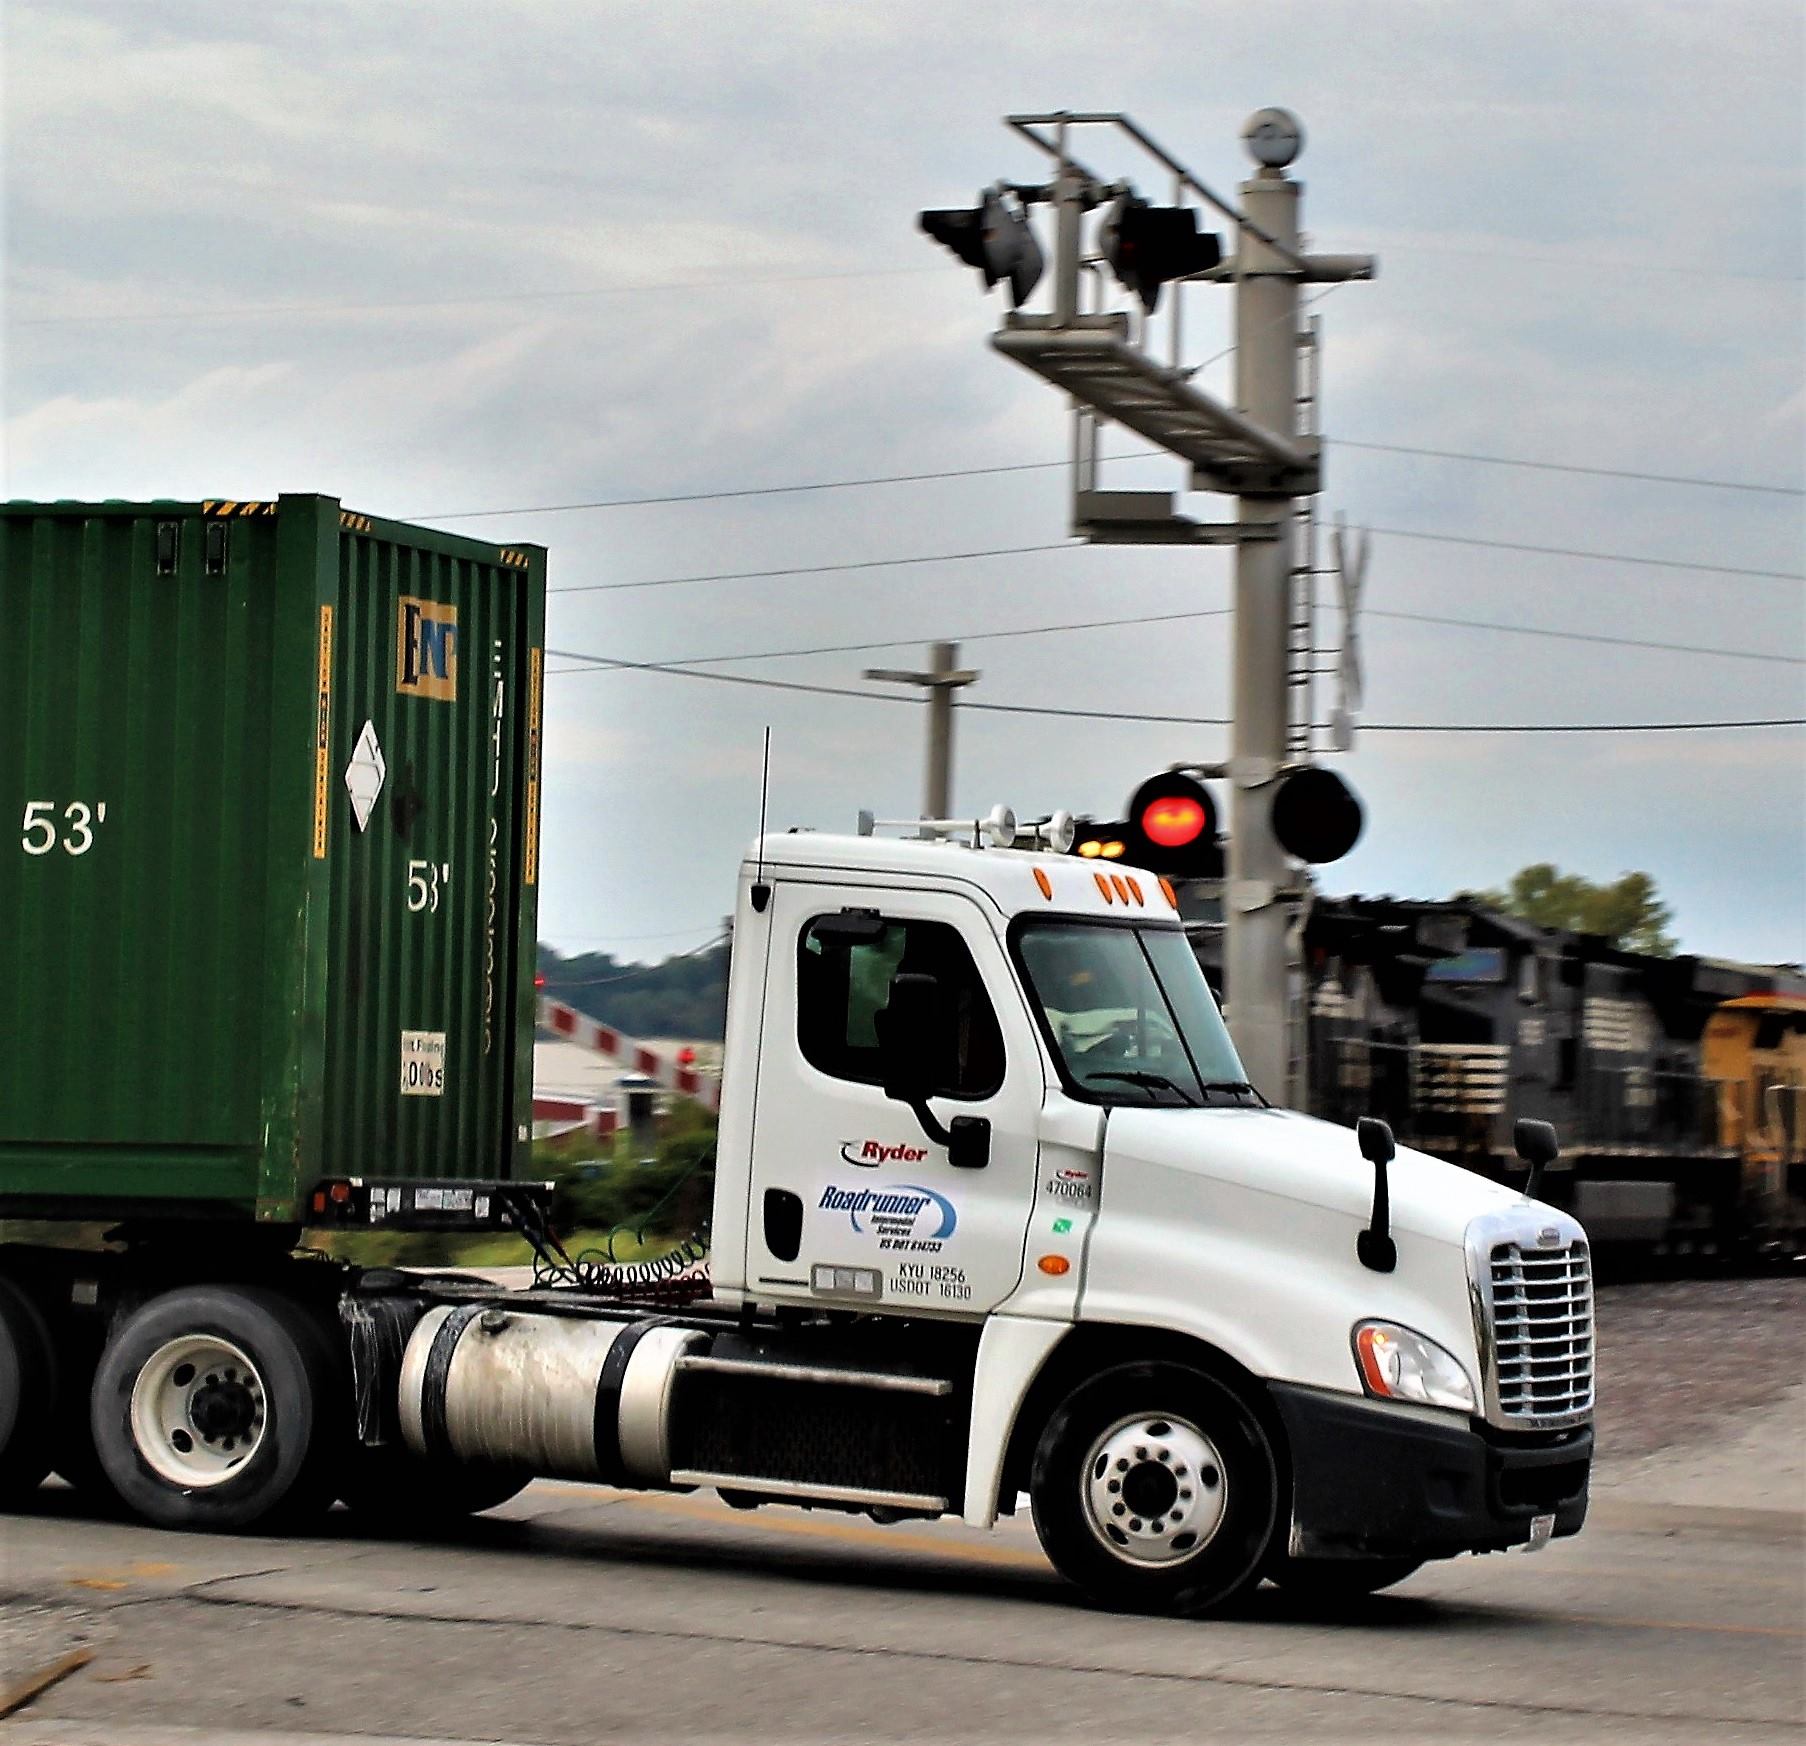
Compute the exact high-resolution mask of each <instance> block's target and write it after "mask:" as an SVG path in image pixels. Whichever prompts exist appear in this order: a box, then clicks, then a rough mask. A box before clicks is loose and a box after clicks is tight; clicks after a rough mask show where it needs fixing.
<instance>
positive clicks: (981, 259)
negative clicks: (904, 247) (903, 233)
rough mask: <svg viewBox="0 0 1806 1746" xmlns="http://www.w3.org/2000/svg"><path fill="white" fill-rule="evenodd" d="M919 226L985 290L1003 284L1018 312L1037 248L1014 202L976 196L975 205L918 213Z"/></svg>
mask: <svg viewBox="0 0 1806 1746" xmlns="http://www.w3.org/2000/svg"><path fill="white" fill-rule="evenodd" d="M921 225H922V229H923V230H925V231H926V232H927V233H928V234H929V235H930V236H931V237H933V238H934V240H935V241H936V242H938V243H943V244H945V245H946V246H947V247H948V248H950V249H951V250H952V251H953V252H954V253H955V254H956V255H958V256H959V258H960V259H961V260H962V261H964V262H965V263H966V265H967V266H968V267H976V268H977V269H978V271H979V272H980V273H982V274H983V275H984V282H985V289H986V290H987V291H988V290H990V288H991V287H992V286H993V285H995V284H996V283H997V282H998V280H1000V279H1007V280H1008V281H1009V284H1010V301H1011V303H1013V304H1014V305H1015V306H1016V307H1017V308H1018V309H1020V308H1021V307H1022V305H1023V304H1024V303H1026V302H1027V301H1028V299H1029V295H1030V293H1031V292H1032V291H1033V290H1034V288H1035V286H1036V285H1037V284H1039V283H1040V279H1041V268H1042V260H1041V245H1040V244H1039V243H1038V242H1036V241H1035V233H1034V232H1033V231H1032V230H1031V229H1030V228H1029V223H1028V215H1027V213H1026V212H1025V211H1024V210H1023V208H1022V206H1021V205H1020V203H1016V204H1010V203H1006V202H1005V200H1004V198H1003V196H1002V195H1001V194H999V193H998V192H997V191H996V190H995V189H989V190H987V191H986V192H985V193H983V194H981V195H980V196H979V197H978V204H977V205H976V206H970V207H961V208H957V209H954V210H951V211H948V210H941V211H934V212H924V213H923V214H922V215H921Z"/></svg>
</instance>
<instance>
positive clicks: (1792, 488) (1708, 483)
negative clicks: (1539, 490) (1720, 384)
mask: <svg viewBox="0 0 1806 1746" xmlns="http://www.w3.org/2000/svg"><path fill="white" fill-rule="evenodd" d="M1324 441H1325V442H1326V443H1328V444H1329V445H1330V446H1331V447H1334V448H1341V449H1371V450H1372V451H1374V452H1375V453H1376V454H1386V455H1423V456H1427V457H1428V458H1430V459H1432V460H1437V461H1478V462H1480V463H1482V464H1483V465H1485V466H1489V467H1528V468H1531V469H1533V470H1534V471H1536V472H1539V473H1584V474H1587V475H1588V476H1589V477H1591V478H1595V479H1641V480H1644V481H1646V482H1647V483H1649V484H1652V485H1695V486H1699V487H1701V488H1703V489H1706V490H1710V491H1761V492H1764V493H1766V494H1768V495H1771V496H1775V497H1806V488H1802V487H1801V486H1798V485H1756V484H1753V483H1751V482H1749V481H1747V480H1743V479H1699V478H1694V477H1692V476H1691V475H1685V474H1679V473H1637V472H1632V471H1631V470H1630V469H1629V468H1626V467H1582V466H1579V465H1577V464H1576V463H1574V462H1572V461H1526V460H1524V459H1522V458H1521V457H1518V456H1512V455H1476V454H1469V453H1467V452H1465V451H1463V450H1459V449H1418V448H1409V447H1407V446H1406V445H1405V444H1403V443H1363V442H1356V441H1355V440H1354V438H1353V437H1325V438H1324Z"/></svg>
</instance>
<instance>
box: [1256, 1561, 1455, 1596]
mask: <svg viewBox="0 0 1806 1746" xmlns="http://www.w3.org/2000/svg"><path fill="white" fill-rule="evenodd" d="M1423 1562H1424V1561H1423V1560H1422V1559H1421V1558H1291V1557H1285V1556H1281V1557H1279V1558H1275V1559H1273V1560H1271V1561H1270V1562H1269V1564H1268V1566H1267V1575H1268V1577H1269V1578H1270V1579H1271V1580H1272V1581H1273V1582H1275V1583H1277V1584H1278V1585H1279V1587H1280V1588H1281V1589H1282V1590H1284V1592H1285V1593H1286V1594H1288V1595H1290V1596H1291V1597H1292V1598H1293V1599H1294V1600H1301V1601H1309V1602H1311V1603H1312V1604H1321V1605H1325V1606H1336V1605H1339V1604H1340V1603H1342V1602H1345V1601H1356V1600H1361V1599H1364V1598H1365V1597H1366V1596H1367V1595H1370V1594H1378V1593H1379V1591H1380V1590H1381V1589H1382V1588H1390V1587H1391V1586H1392V1585H1393V1584H1394V1583H1395V1582H1403V1581H1404V1580H1405V1578H1406V1577H1407V1576H1412V1575H1414V1574H1415V1573H1416V1572H1417V1571H1419V1570H1421V1569H1422V1568H1423Z"/></svg>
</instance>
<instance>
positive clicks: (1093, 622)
mask: <svg viewBox="0 0 1806 1746" xmlns="http://www.w3.org/2000/svg"><path fill="white" fill-rule="evenodd" d="M1234 610H1235V609H1234V608H1233V607H1229V606H1212V607H1208V608H1205V609H1203V610H1200V611H1193V612H1152V613H1143V614H1140V615H1138V616H1136V617H1134V618H1087V619H1079V620H1076V621H1074V622H1072V623H1068V624H1029V625H1021V626H1019V627H1017V628H1016V629H1014V630H990V631H965V632H962V633H961V634H960V635H959V636H958V637H956V638H954V639H953V640H954V641H955V642H961V643H982V642H994V641H996V640H997V639H999V638H1002V637H1043V636H1051V635H1052V634H1053V633H1054V632H1056V631H1083V630H1110V629H1115V628H1117V627H1118V626H1122V625H1143V624H1171V623H1174V622H1176V621H1177V620H1180V619H1191V618H1227V617H1228V616H1229V614H1230V613H1231V612H1233V611H1234ZM932 640H933V639H932V638H929V637H888V638H886V639H885V640H884V641H883V642H876V643H824V644H819V645H817V646H816V647H815V648H811V649H761V650H758V651H755V652H753V653H750V654H743V655H674V656H672V658H671V661H670V662H669V665H672V666H677V667H711V666H722V665H725V664H727V663H728V662H732V661H788V660H795V659H799V658H800V657H802V656H805V655H864V654H869V653H870V652H871V651H872V650H874V649H904V648H909V647H911V646H912V645H914V644H916V643H923V642H930V641H932ZM547 652H548V653H549V654H553V655H557V656H558V657H559V658H560V659H561V660H576V661H593V660H595V659H596V657H595V656H590V655H571V654H567V653H566V652H565V651H564V650H562V649H551V650H548V651H547ZM1769 658H1770V659H1783V658H1784V657H1769ZM587 670H588V669H584V668H578V667H560V668H554V669H553V670H552V676H553V677H554V678H555V677H557V675H558V674H559V673H576V672H582V671H587Z"/></svg>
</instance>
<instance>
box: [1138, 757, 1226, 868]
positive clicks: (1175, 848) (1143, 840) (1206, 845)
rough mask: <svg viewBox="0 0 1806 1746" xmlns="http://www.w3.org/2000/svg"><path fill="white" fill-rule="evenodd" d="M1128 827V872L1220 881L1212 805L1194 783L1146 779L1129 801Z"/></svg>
mask: <svg viewBox="0 0 1806 1746" xmlns="http://www.w3.org/2000/svg"><path fill="white" fill-rule="evenodd" d="M1128 827H1129V848H1128V851H1127V856H1126V858H1127V859H1128V860H1129V861H1130V862H1131V863H1132V864H1133V865H1134V866H1137V867H1145V868H1146V869H1147V870H1148V871H1149V872H1150V873H1164V874H1166V875H1168V876H1169V877H1171V878H1178V879H1220V878H1221V877H1222V876H1223V850H1222V846H1221V844H1220V843H1219V842H1218V841H1217V809H1216V803H1215V801H1213V800H1212V799H1211V797H1210V790H1209V789H1208V788H1206V787H1205V786H1204V784H1203V783H1202V782H1199V781H1198V780H1197V779H1196V778H1195V777H1191V776H1186V775H1182V774H1181V773H1180V772H1179V771H1177V770H1168V771H1166V772H1164V773H1163V774H1161V775H1159V776H1150V777H1149V778H1148V779H1147V781H1145V782H1144V783H1142V785H1141V786H1140V787H1139V788H1137V789H1136V790H1135V793H1134V796H1133V797H1132V798H1131V799H1130V801H1129V818H1128Z"/></svg>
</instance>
